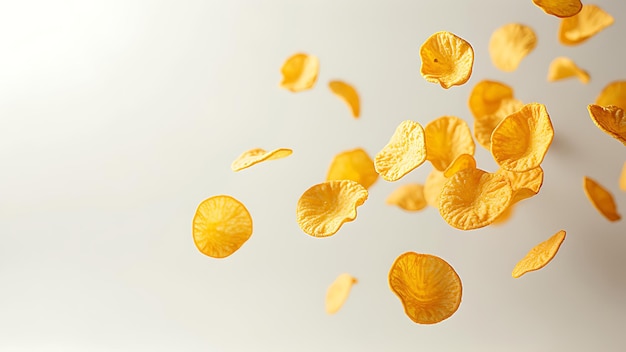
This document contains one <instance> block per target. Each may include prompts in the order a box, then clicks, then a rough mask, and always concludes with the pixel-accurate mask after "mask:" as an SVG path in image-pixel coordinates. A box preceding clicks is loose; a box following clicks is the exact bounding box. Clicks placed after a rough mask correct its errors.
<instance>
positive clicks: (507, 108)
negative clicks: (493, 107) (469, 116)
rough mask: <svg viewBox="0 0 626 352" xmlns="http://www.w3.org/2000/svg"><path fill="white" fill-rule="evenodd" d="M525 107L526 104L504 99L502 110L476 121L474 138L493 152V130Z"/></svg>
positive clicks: (501, 104) (501, 105)
mask: <svg viewBox="0 0 626 352" xmlns="http://www.w3.org/2000/svg"><path fill="white" fill-rule="evenodd" d="M522 107H524V103H522V102H521V101H520V100H517V99H513V98H511V99H504V100H502V102H501V103H500V108H499V109H498V110H497V111H496V112H494V113H493V114H489V115H484V116H483V117H480V118H475V119H474V137H476V141H477V142H478V144H480V145H481V146H483V147H484V148H485V149H487V150H491V134H492V133H493V130H495V129H496V127H497V126H498V125H499V124H500V122H502V120H504V119H505V118H506V117H507V116H509V115H511V114H512V113H514V112H517V111H519V110H520V109H521V108H522Z"/></svg>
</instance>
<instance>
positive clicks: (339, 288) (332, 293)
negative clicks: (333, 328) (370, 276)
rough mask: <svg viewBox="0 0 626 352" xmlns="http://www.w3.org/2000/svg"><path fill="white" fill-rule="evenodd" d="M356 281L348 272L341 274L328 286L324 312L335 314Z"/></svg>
mask: <svg viewBox="0 0 626 352" xmlns="http://www.w3.org/2000/svg"><path fill="white" fill-rule="evenodd" d="M356 283H358V280H357V279H356V278H355V277H353V276H352V275H350V274H346V273H344V274H341V275H339V276H338V277H337V278H336V279H335V281H333V283H332V284H330V286H329V287H328V290H327V291H326V313H327V314H335V313H337V312H338V311H339V309H341V307H343V304H344V303H346V300H347V299H348V296H349V295H350V291H351V290H352V286H353V285H354V284H356Z"/></svg>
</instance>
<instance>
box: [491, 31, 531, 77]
mask: <svg viewBox="0 0 626 352" xmlns="http://www.w3.org/2000/svg"><path fill="white" fill-rule="evenodd" d="M536 46H537V36H536V35H535V32H534V31H533V29H532V28H530V27H528V26H526V25H523V24H520V23H509V24H506V25H504V26H502V27H500V28H498V29H496V30H495V31H494V32H493V34H492V35H491V39H490V40H489V55H490V56H491V61H492V62H493V65H494V66H495V67H496V68H498V69H500V70H502V71H505V72H512V71H515V70H516V69H517V67H518V66H519V64H520V63H521V62H522V60H523V59H524V58H525V57H526V56H527V55H528V54H530V53H531V52H532V51H533V50H534V49H535V47H536Z"/></svg>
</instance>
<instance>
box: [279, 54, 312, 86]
mask: <svg viewBox="0 0 626 352" xmlns="http://www.w3.org/2000/svg"><path fill="white" fill-rule="evenodd" d="M319 70H320V61H319V59H318V58H317V57H316V56H313V55H307V54H303V53H297V54H294V55H292V56H290V57H289V58H288V59H287V61H285V63H284V64H283V67H282V68H281V69H280V72H281V73H282V75H283V80H282V82H280V86H281V87H282V88H285V89H287V90H290V91H292V92H301V91H303V90H307V89H311V88H313V86H314V85H315V81H317V74H318V72H319Z"/></svg>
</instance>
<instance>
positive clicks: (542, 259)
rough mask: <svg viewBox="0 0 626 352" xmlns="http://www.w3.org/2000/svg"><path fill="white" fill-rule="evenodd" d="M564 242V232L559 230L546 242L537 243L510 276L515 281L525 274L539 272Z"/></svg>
mask: <svg viewBox="0 0 626 352" xmlns="http://www.w3.org/2000/svg"><path fill="white" fill-rule="evenodd" d="M564 240H565V231H564V230H561V231H559V232H557V233H556V234H554V235H553V236H552V237H550V238H548V239H547V240H546V241H544V242H541V243H539V244H538V245H536V246H535V247H533V249H531V250H530V252H528V253H527V254H526V256H525V257H524V258H522V260H520V261H519V262H518V263H517V264H516V265H515V268H513V273H512V274H511V275H512V276H513V277H514V278H516V279H517V278H519V277H520V276H522V275H524V274H526V273H527V272H530V271H535V270H539V269H541V268H543V267H544V266H546V265H548V263H550V261H551V260H552V259H553V258H554V256H555V255H556V253H557V252H558V251H559V248H561V244H562V243H563V241H564Z"/></svg>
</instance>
